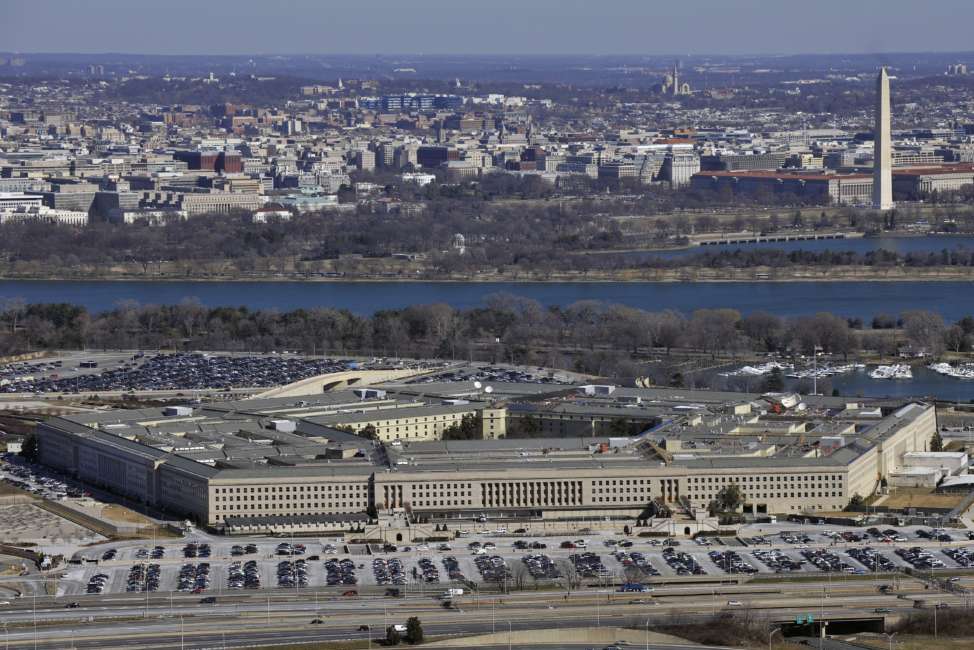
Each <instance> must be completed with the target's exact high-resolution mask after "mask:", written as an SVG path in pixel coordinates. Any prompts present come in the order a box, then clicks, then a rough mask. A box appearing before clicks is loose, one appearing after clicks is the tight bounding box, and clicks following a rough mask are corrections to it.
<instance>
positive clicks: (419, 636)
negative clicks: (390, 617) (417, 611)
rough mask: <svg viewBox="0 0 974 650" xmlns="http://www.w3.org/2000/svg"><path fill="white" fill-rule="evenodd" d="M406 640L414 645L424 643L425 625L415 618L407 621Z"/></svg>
mask: <svg viewBox="0 0 974 650" xmlns="http://www.w3.org/2000/svg"><path fill="white" fill-rule="evenodd" d="M406 640H407V641H409V642H410V643H412V644H417V643H422V642H423V625H422V623H420V622H419V619H418V618H417V617H415V616H410V617H409V618H408V619H407V620H406Z"/></svg>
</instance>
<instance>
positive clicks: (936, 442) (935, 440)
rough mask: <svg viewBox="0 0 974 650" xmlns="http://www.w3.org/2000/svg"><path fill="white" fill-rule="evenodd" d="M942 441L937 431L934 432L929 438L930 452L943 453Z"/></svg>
mask: <svg viewBox="0 0 974 650" xmlns="http://www.w3.org/2000/svg"><path fill="white" fill-rule="evenodd" d="M943 450H944V439H943V438H941V437H940V432H939V431H934V432H933V435H932V436H930V451H943Z"/></svg>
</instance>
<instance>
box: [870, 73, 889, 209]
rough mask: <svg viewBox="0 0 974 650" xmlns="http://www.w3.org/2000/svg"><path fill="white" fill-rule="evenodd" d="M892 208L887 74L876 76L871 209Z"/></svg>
mask: <svg viewBox="0 0 974 650" xmlns="http://www.w3.org/2000/svg"><path fill="white" fill-rule="evenodd" d="M892 208H893V154H892V151H891V149H890V116H889V75H888V74H886V68H885V67H884V68H883V69H881V70H880V71H879V76H878V77H877V78H876V126H875V128H874V129H873V209H875V210H890V209H892Z"/></svg>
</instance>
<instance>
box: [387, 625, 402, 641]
mask: <svg viewBox="0 0 974 650" xmlns="http://www.w3.org/2000/svg"><path fill="white" fill-rule="evenodd" d="M400 642H402V635H401V634H399V631H398V630H396V628H395V627H394V626H392V625H390V626H389V627H387V628H386V645H399V644H400Z"/></svg>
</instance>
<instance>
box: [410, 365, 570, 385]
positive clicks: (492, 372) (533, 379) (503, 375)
mask: <svg viewBox="0 0 974 650" xmlns="http://www.w3.org/2000/svg"><path fill="white" fill-rule="evenodd" d="M572 379H573V378H572V376H571V375H570V374H569V373H567V372H558V373H551V372H550V371H549V370H547V369H545V368H540V367H524V366H465V367H463V368H458V369H451V370H444V371H443V372H438V373H435V374H430V375H426V376H424V377H418V378H416V379H410V380H408V381H406V382H405V383H407V384H429V383H433V382H459V381H479V382H481V383H482V384H484V385H487V384H503V383H512V382H517V383H522V384H569V383H572Z"/></svg>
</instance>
